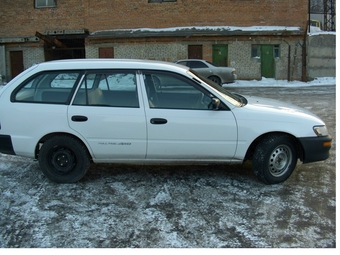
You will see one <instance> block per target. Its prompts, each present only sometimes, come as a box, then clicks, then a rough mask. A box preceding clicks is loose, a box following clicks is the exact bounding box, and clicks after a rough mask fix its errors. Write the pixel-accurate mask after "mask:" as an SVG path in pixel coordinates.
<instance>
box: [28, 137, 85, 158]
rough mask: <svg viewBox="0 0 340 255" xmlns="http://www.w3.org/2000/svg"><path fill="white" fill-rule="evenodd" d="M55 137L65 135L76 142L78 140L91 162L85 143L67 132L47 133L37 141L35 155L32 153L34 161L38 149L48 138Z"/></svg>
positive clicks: (37, 154)
mask: <svg viewBox="0 0 340 255" xmlns="http://www.w3.org/2000/svg"><path fill="white" fill-rule="evenodd" d="M56 135H65V136H70V137H73V138H75V139H76V140H78V141H79V142H80V143H81V144H83V145H84V147H85V148H86V150H87V153H88V155H89V157H90V159H91V160H92V154H91V153H90V150H89V148H88V146H87V145H86V144H85V142H84V141H83V140H82V139H80V138H79V137H78V136H76V135H74V134H71V133H67V132H54V133H49V134H46V135H44V136H43V137H42V138H40V140H39V141H38V143H37V145H36V147H35V153H34V156H35V159H38V156H39V151H40V148H41V146H42V144H43V143H44V142H45V141H47V140H48V139H49V138H51V137H53V136H56Z"/></svg>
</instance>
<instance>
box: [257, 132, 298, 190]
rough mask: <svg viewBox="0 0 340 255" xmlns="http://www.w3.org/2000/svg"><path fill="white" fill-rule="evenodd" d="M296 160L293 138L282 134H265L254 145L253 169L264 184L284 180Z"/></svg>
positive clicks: (290, 172)
mask: <svg viewBox="0 0 340 255" xmlns="http://www.w3.org/2000/svg"><path fill="white" fill-rule="evenodd" d="M296 162H297V150H296V147H295V144H294V142H293V140H292V139H291V138H290V137H289V136H288V135H284V134H272V135H268V136H266V137H265V138H264V139H263V140H262V141H261V142H260V143H259V144H258V146H257V147H256V150H255V153H254V156H253V163H252V165H253V171H254V173H255V175H256V176H257V177H258V178H259V179H260V180H261V181H263V182H264V183H266V184H277V183H280V182H284V181H286V180H287V179H288V178H289V176H290V175H291V174H292V172H293V170H294V168H295V166H296Z"/></svg>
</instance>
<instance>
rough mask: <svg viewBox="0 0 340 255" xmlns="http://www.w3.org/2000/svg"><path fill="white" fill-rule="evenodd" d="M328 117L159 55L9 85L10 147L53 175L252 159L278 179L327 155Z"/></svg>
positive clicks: (1, 112) (4, 139)
mask: <svg viewBox="0 0 340 255" xmlns="http://www.w3.org/2000/svg"><path fill="white" fill-rule="evenodd" d="M331 141H332V138H331V137H330V136H329V134H328V131H327V128H326V125H325V123H324V122H323V121H322V120H321V119H320V118H318V117H317V116H315V115H313V114H312V113H310V112H309V111H308V110H306V109H303V108H299V107H297V106H294V105H291V104H289V103H284V102H279V101H275V100H271V99H265V98H260V97H253V96H242V95H238V94H233V93H230V92H229V91H227V90H226V89H225V88H223V87H221V86H219V85H217V84H216V83H214V82H212V81H210V80H208V79H206V78H204V77H203V76H201V75H199V74H197V73H196V72H195V71H193V70H191V69H189V68H188V67H185V66H181V65H177V64H173V63H168V62H158V61H147V60H127V59H125V60H119V59H92V60H91V59H80V60H63V61H50V62H45V63H41V64H38V65H35V66H33V67H31V68H29V69H27V70H26V71H24V72H23V73H21V74H20V75H18V76H16V77H15V78H14V79H13V80H11V81H10V82H9V83H8V84H7V85H6V86H4V87H3V88H2V89H1V90H0V152H1V153H5V154H11V155H18V156H23V157H29V158H33V159H37V160H38V161H39V165H40V168H41V170H42V172H43V173H44V174H45V176H46V177H48V178H49V179H50V180H52V181H55V182H61V183H70V182H76V181H78V180H80V179H81V178H82V177H83V176H84V175H85V174H86V172H87V170H88V168H89V166H90V163H91V162H94V163H129V164H131V163H134V164H154V163H157V164H158V163H162V164H168V163H171V164H174V163H176V164H209V163H214V164H215V163H239V164H241V163H242V162H244V161H245V160H252V166H253V171H254V173H255V175H256V176H257V177H258V178H259V179H260V180H261V181H263V182H265V183H268V184H274V183H279V182H283V181H285V180H287V178H288V177H289V176H290V175H291V174H292V172H293V170H294V168H295V165H296V163H297V160H298V159H300V160H301V161H302V162H303V163H308V162H314V161H320V160H325V159H327V158H328V156H329V150H330V148H331Z"/></svg>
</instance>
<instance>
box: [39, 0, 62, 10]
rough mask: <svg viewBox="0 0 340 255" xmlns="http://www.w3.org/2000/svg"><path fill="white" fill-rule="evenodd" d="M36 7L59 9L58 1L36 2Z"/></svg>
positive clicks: (45, 0) (41, 0) (44, 0)
mask: <svg viewBox="0 0 340 255" xmlns="http://www.w3.org/2000/svg"><path fill="white" fill-rule="evenodd" d="M34 7H35V8H50V7H57V0H35V1H34Z"/></svg>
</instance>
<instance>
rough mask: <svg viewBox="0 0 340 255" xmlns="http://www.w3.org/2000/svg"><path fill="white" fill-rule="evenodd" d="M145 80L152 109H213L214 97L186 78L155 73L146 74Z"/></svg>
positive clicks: (171, 74)
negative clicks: (212, 99) (212, 100)
mask: <svg viewBox="0 0 340 255" xmlns="http://www.w3.org/2000/svg"><path fill="white" fill-rule="evenodd" d="M143 79H144V85H145V88H146V92H147V95H148V101H149V106H150V108H163V109H192V110H208V109H212V105H211V98H212V95H211V94H210V93H208V92H207V91H205V90H204V89H203V88H201V87H199V86H198V85H197V84H196V83H194V82H193V81H191V80H190V79H188V78H186V77H183V76H181V75H178V74H174V73H163V72H156V71H155V72H145V73H144V74H143Z"/></svg>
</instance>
